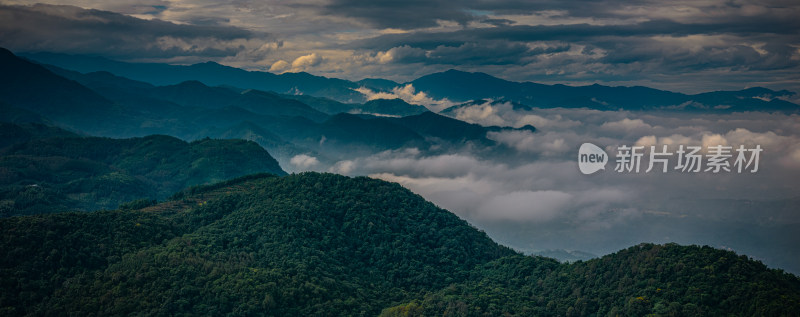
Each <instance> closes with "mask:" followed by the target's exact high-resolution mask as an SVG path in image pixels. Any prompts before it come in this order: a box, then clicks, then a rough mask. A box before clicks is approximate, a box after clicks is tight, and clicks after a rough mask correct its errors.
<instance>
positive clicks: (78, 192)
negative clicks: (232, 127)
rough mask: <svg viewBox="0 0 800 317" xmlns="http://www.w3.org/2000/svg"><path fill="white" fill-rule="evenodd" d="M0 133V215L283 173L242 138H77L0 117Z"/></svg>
mask: <svg viewBox="0 0 800 317" xmlns="http://www.w3.org/2000/svg"><path fill="white" fill-rule="evenodd" d="M0 136H2V138H3V141H2V142H0V216H10V215H24V214H38V213H50V212H58V211H67V210H84V211H87V210H96V209H103V208H105V209H113V208H117V206H118V205H119V204H120V203H123V202H126V201H130V200H135V199H150V200H153V199H164V198H166V197H168V196H169V195H171V194H172V193H174V192H176V191H178V190H180V189H182V188H185V187H188V186H192V185H198V184H205V183H213V182H218V181H222V180H226V179H230V178H233V177H237V176H242V175H247V174H252V173H258V172H269V173H274V174H278V175H282V174H285V172H283V170H281V168H280V166H278V163H277V161H275V159H274V158H272V156H270V155H269V153H267V151H265V150H264V149H263V148H261V147H260V146H258V144H256V143H254V142H249V141H243V140H212V139H204V140H198V141H194V142H191V143H187V142H184V141H181V140H179V139H176V138H173V137H169V136H163V135H153V136H147V137H143V138H131V139H110V138H98V137H81V136H78V135H76V134H73V133H70V132H67V131H64V130H61V129H58V128H54V127H47V126H43V125H39V124H23V125H15V124H7V123H0Z"/></svg>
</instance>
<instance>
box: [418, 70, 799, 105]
mask: <svg viewBox="0 0 800 317" xmlns="http://www.w3.org/2000/svg"><path fill="white" fill-rule="evenodd" d="M410 83H411V84H412V85H414V88H415V89H416V90H417V91H423V92H425V93H426V94H428V95H429V96H431V97H433V98H436V99H441V98H448V99H450V100H453V101H460V102H467V101H471V100H476V99H487V98H488V99H506V100H510V101H514V102H518V103H521V104H525V105H528V106H533V107H542V108H551V107H566V108H578V107H587V108H592V109H600V110H621V109H624V110H653V109H657V110H683V111H714V112H732V111H782V112H789V113H796V112H798V111H800V106H798V105H796V104H794V103H791V102H788V101H785V100H782V99H779V98H786V97H791V96H794V95H795V93H793V92H790V91H786V90H781V91H773V90H769V89H766V88H750V89H745V90H740V91H717V92H708V93H702V94H696V95H686V94H681V93H676V92H669V91H664V90H658V89H653V88H647V87H641V86H635V87H608V86H602V85H598V84H594V85H590V86H577V87H575V86H566V85H544V84H538V83H532V82H513V81H508V80H504V79H500V78H496V77H493V76H490V75H488V74H484V73H469V72H462V71H458V70H448V71H445V72H440V73H434V74H430V75H427V76H423V77H420V78H418V79H416V80H414V81H412V82H410Z"/></svg>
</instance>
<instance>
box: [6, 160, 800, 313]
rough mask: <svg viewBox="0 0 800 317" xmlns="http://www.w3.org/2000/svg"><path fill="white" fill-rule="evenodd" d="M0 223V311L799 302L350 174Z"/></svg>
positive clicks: (251, 179) (749, 283)
mask: <svg viewBox="0 0 800 317" xmlns="http://www.w3.org/2000/svg"><path fill="white" fill-rule="evenodd" d="M139 207H141V208H139ZM0 232H2V236H0V256H1V257H2V259H0V286H2V288H0V311H2V314H3V315H9V316H14V315H76V316H77V315H80V316H107V315H130V314H135V315H144V316H161V315H209V316H376V315H380V314H382V315H385V316H398V315H400V316H404V315H408V316H460V315H472V316H504V315H509V316H547V315H554V316H566V315H575V316H607V315H612V316H613V315H627V316H644V315H648V314H655V315H661V316H696V315H718V316H720V315H721V316H739V315H745V316H752V315H759V316H796V315H797V314H798V312H800V280H798V278H797V277H796V276H794V275H790V274H786V273H784V272H782V271H779V270H772V269H768V268H767V267H765V266H764V265H763V264H761V263H760V262H756V261H753V260H750V259H748V258H746V257H744V256H737V255H736V254H735V253H733V252H729V251H723V250H716V249H712V248H709V247H696V246H689V247H685V246H678V245H664V246H661V245H647V244H644V245H639V246H635V247H632V248H630V249H627V250H623V251H620V252H618V253H616V254H612V255H609V256H605V257H603V258H600V259H596V260H591V261H587V262H577V263H573V264H560V263H558V262H556V261H555V260H552V259H547V258H542V257H530V256H523V255H520V254H518V253H516V252H514V251H512V250H510V249H508V248H505V247H502V246H500V245H498V244H496V243H495V242H493V241H492V240H491V239H489V238H488V236H486V234H484V233H482V232H481V231H479V230H476V229H475V228H473V227H471V226H470V225H469V224H468V223H466V222H465V221H463V220H461V219H459V218H458V217H457V216H455V215H453V214H452V213H450V212H448V211H446V210H443V209H440V208H437V207H436V206H434V205H433V204H431V203H430V202H427V201H425V200H424V199H423V198H422V197H420V196H418V195H415V194H413V193H411V192H410V191H408V190H406V189H404V188H402V187H401V186H400V185H398V184H393V183H388V182H384V181H380V180H375V179H370V178H366V177H357V178H348V177H344V176H339V175H333V174H318V173H304V174H295V175H289V176H283V177H277V176H273V175H269V174H258V175H251V176H245V177H241V178H238V179H234V180H230V181H226V182H222V183H217V184H213V185H205V186H199V187H192V188H189V189H186V190H184V191H181V192H178V193H177V194H175V195H173V196H172V197H171V199H170V200H168V201H166V202H163V203H160V204H156V205H142V206H138V207H137V206H134V205H126V206H125V208H123V209H121V210H116V211H98V212H92V213H60V214H49V215H38V216H23V217H12V218H6V219H2V220H0Z"/></svg>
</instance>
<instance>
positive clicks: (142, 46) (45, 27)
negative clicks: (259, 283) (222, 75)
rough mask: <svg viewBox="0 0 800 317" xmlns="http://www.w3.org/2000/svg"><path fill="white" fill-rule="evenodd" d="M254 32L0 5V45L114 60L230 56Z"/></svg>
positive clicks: (71, 9) (68, 8)
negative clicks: (99, 56) (100, 56)
mask: <svg viewBox="0 0 800 317" xmlns="http://www.w3.org/2000/svg"><path fill="white" fill-rule="evenodd" d="M254 36H255V34H253V32H250V31H247V30H243V29H240V28H236V27H221V26H213V25H199V26H198V25H179V24H174V23H170V22H165V21H161V20H143V19H138V18H134V17H130V16H127V15H122V14H118V13H114V12H108V11H101V10H85V9H81V8H78V7H73V6H54V5H34V6H0V46H3V47H7V48H10V49H12V50H15V51H55V52H69V53H82V54H96V55H98V54H99V55H105V56H109V57H113V58H170V57H176V56H205V57H215V56H230V55H235V54H236V53H237V52H239V51H240V50H242V49H244V47H243V45H242V43H238V42H242V41H246V40H248V39H250V38H253V37H254Z"/></svg>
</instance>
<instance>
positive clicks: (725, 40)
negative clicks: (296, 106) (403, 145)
mask: <svg viewBox="0 0 800 317" xmlns="http://www.w3.org/2000/svg"><path fill="white" fill-rule="evenodd" d="M38 2H45V3H51V4H60V5H71V6H74V7H70V6H52V5H37V4H36V3H38ZM87 9H90V10H87ZM799 16H800V2H798V1H795V0H786V1H781V0H778V1H735V0H734V1H727V0H718V1H716V0H711V1H694V0H693V1H627V0H626V1H618V0H606V1H561V0H549V1H548V0H546V1H535V2H533V1H502V2H498V1H481V0H472V1H452V0H424V1H416V0H411V1H392V2H389V1H376V0H366V1H359V0H331V1H317V0H305V1H255V0H235V1H210V0H143V1H131V0H121V1H105V0H104V1H100V0H34V1H27V0H10V1H9V0H3V1H2V5H0V46H3V47H6V48H9V49H11V50H13V51H16V52H34V51H51V52H64V53H73V54H93V55H100V56H106V57H109V58H113V59H119V60H126V61H159V62H171V63H195V62H204V61H209V60H212V61H217V62H220V63H222V64H226V65H230V66H236V67H242V68H246V69H254V70H255V69H257V70H271V71H273V72H285V71H308V72H310V73H313V74H317V75H324V76H328V77H339V78H346V79H352V80H358V79H362V78H365V77H380V78H388V79H393V80H396V81H401V82H403V81H408V80H411V79H413V78H416V77H419V76H421V75H426V74H429V73H432V72H437V71H443V70H446V69H450V68H457V69H460V70H465V71H482V72H486V73H489V74H491V75H494V76H497V77H501V78H505V79H509V80H515V81H535V82H543V83H566V84H573V85H581V84H591V83H601V84H608V85H645V86H650V87H655V88H661V89H668V90H673V91H680V92H687V93H696V92H702V91H709V90H721V89H727V90H731V89H742V88H748V87H753V86H763V87H767V88H771V89H776V90H777V89H788V90H792V91H798V92H800V75H798V74H800V66H798V65H799V64H800V19H798V18H797V17H799Z"/></svg>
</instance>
